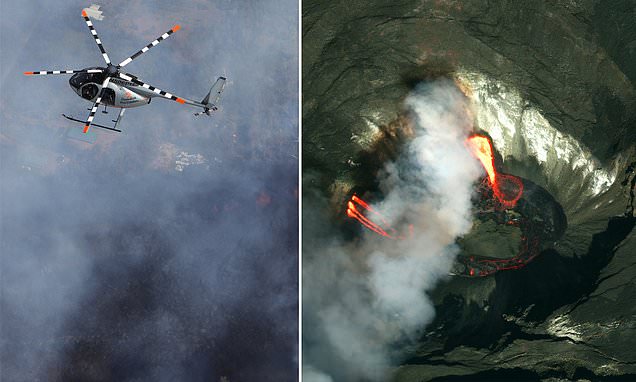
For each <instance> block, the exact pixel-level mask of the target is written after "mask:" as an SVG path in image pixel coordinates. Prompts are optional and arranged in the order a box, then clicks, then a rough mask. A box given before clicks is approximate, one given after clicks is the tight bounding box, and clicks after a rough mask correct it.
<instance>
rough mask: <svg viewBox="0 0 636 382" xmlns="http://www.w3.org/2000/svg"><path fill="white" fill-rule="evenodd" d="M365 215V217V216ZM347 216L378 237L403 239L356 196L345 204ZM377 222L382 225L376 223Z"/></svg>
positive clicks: (410, 232) (410, 231)
mask: <svg viewBox="0 0 636 382" xmlns="http://www.w3.org/2000/svg"><path fill="white" fill-rule="evenodd" d="M365 213H366V215H365ZM347 216H348V217H350V218H353V219H356V220H357V221H358V222H360V224H362V225H363V226H365V227H366V228H368V229H370V230H371V231H373V232H375V233H377V234H378V235H381V236H384V237H387V238H389V239H404V238H405V237H404V236H403V235H398V234H397V233H396V231H395V229H393V228H392V227H391V226H390V225H389V222H388V221H387V219H386V218H385V217H384V216H383V215H382V214H381V213H379V212H378V211H376V210H375V209H374V208H373V207H371V206H370V205H369V204H368V203H367V202H365V201H364V200H362V199H360V198H359V197H358V196H357V195H353V196H352V197H351V199H350V200H349V202H347ZM376 222H379V223H381V224H382V225H380V224H378V223H376ZM409 234H410V235H411V236H412V235H413V227H412V226H409Z"/></svg>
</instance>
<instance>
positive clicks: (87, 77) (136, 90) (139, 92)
mask: <svg viewBox="0 0 636 382" xmlns="http://www.w3.org/2000/svg"><path fill="white" fill-rule="evenodd" d="M87 69H104V68H99V67H93V68H87ZM104 78H105V77H104V74H103V73H76V74H74V75H73V76H72V77H71V78H70V79H69V81H68V82H69V85H70V86H71V88H72V89H73V91H75V93H77V95H79V96H80V97H82V98H83V99H85V100H87V101H90V102H95V100H96V99H97V96H98V95H99V93H100V91H101V90H102V83H103V82H104ZM156 95H157V94H155V93H153V92H152V91H150V90H147V89H145V88H143V87H141V86H138V85H136V84H134V83H132V82H129V81H125V80H122V79H120V78H111V80H110V81H109V83H108V86H107V87H106V89H104V94H103V95H102V102H101V103H102V104H105V105H108V106H111V107H119V108H131V107H139V106H144V105H147V104H149V103H150V100H151V99H152V97H153V96H156Z"/></svg>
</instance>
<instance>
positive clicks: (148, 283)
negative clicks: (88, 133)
mask: <svg viewBox="0 0 636 382" xmlns="http://www.w3.org/2000/svg"><path fill="white" fill-rule="evenodd" d="M88 5H90V3H89V2H80V1H66V2H40V1H21V2H10V1H3V2H0V21H1V23H2V24H1V27H0V50H1V51H2V56H1V58H0V94H1V96H0V97H1V99H0V262H1V264H0V283H1V285H0V287H1V288H0V290H1V292H2V294H1V300H0V380H2V381H5V380H6V381H26V380H28V381H38V380H93V381H100V380H103V381H107V380H108V381H110V380H135V381H203V380H205V381H218V380H220V378H221V377H222V376H227V377H228V378H229V380H230V381H235V380H237V381H249V380H261V381H293V380H296V379H297V370H298V369H297V367H298V365H297V362H298V361H297V350H298V349H297V341H298V337H297V336H298V334H297V317H298V313H297V312H298V311H297V309H298V301H297V296H298V289H297V282H298V276H297V269H298V262H297V261H298V260H297V248H298V217H297V213H298V211H297V204H298V199H297V198H298V181H297V174H298V165H297V158H296V157H297V152H298V133H297V132H298V122H297V121H298V91H297V90H298V78H297V76H298V75H297V73H298V52H297V50H298V29H297V25H298V4H297V2H296V1H293V0H282V1H275V0H271V1H263V2H251V1H238V2H236V1H224V0H218V1H203V0H197V1H167V0H161V1H139V0H130V1H109V2H107V3H104V4H102V5H103V6H102V10H103V12H104V13H103V16H104V20H103V21H95V22H94V24H95V26H96V29H97V31H98V33H99V36H100V38H101V40H102V41H103V43H104V46H105V48H106V49H107V51H108V53H109V55H110V57H111V59H112V60H113V61H115V62H120V61H122V60H123V59H124V58H126V57H128V56H129V55H130V54H132V53H134V52H135V51H137V50H139V49H140V48H141V47H143V46H145V45H146V44H148V43H149V42H150V41H152V40H154V39H155V38H156V37H158V36H159V35H161V34H162V33H164V32H165V31H167V30H169V29H170V28H171V27H172V26H173V25H174V24H180V25H181V27H182V29H181V30H180V31H179V32H177V33H175V34H174V35H172V36H171V37H170V38H169V39H167V40H166V41H164V42H162V43H161V44H160V45H159V46H157V47H155V48H153V49H152V50H151V51H149V52H148V53H146V54H144V55H142V56H140V57H138V58H137V59H136V60H135V61H134V62H132V63H131V64H130V65H128V66H127V67H126V71H127V72H129V73H132V74H135V75H137V76H139V77H140V78H141V79H143V80H144V81H146V82H148V83H150V84H152V85H154V86H157V87H159V88H162V89H164V90H167V91H171V92H173V93H175V94H177V95H179V96H182V97H188V98H193V99H200V98H202V97H203V96H204V95H205V94H206V93H207V91H208V90H209V88H210V86H211V84H212V83H213V82H214V80H215V79H216V77H217V76H219V75H225V76H227V77H228V79H229V82H228V86H227V87H226V90H225V93H224V94H223V99H222V100H221V110H220V112H219V113H217V114H215V115H214V116H213V117H211V118H207V117H200V118H198V119H197V118H194V117H193V115H192V114H193V113H194V112H196V111H197V110H196V109H193V108H189V107H186V106H182V105H179V104H177V103H175V102H170V101H164V100H160V99H155V100H153V102H152V103H151V104H150V105H148V106H146V107H142V108H138V109H131V110H128V111H127V113H126V115H125V117H124V119H123V121H122V125H121V127H122V129H123V130H124V133H122V134H119V135H117V134H111V133H109V132H103V131H97V129H93V131H94V133H95V134H96V135H97V139H96V142H95V144H93V145H91V144H87V143H85V142H81V141H78V140H73V139H69V138H68V137H67V134H68V133H69V129H72V128H73V129H81V126H78V125H79V124H78V125H74V124H72V123H71V122H69V121H67V120H65V119H63V118H62V117H61V116H60V114H61V113H67V114H72V115H74V116H75V117H78V118H79V119H84V118H86V116H87V115H88V111H87V110H86V109H87V108H89V107H90V104H89V103H88V102H86V101H84V100H82V99H80V98H79V97H78V96H77V95H76V94H75V93H73V91H72V90H71V88H70V87H69V85H68V79H69V77H68V76H47V77H26V76H23V75H22V72H23V71H30V70H47V69H48V70H54V69H80V68H85V67H89V66H102V65H103V60H102V58H101V55H100V54H99V50H98V48H97V46H96V45H95V43H94V41H93V38H92V37H91V35H90V33H89V31H88V28H87V27H86V25H85V24H84V21H83V19H82V17H81V15H80V14H81V10H82V8H84V7H87V6H88ZM115 113H116V110H113V111H111V112H110V114H109V115H107V116H104V115H102V114H101V112H98V114H97V117H96V121H95V122H97V123H102V122H106V123H108V122H109V120H110V119H111V118H113V117H114V116H115ZM100 121H101V122H100ZM188 155H199V156H198V157H197V158H199V159H200V160H197V161H194V162H196V163H193V162H192V161H190V163H191V164H189V165H188V162H187V161H186V162H185V164H182V167H181V168H180V169H181V170H182V171H178V169H177V168H178V163H177V162H178V161H182V162H183V161H184V158H186V159H187V158H188ZM199 162H200V163H199Z"/></svg>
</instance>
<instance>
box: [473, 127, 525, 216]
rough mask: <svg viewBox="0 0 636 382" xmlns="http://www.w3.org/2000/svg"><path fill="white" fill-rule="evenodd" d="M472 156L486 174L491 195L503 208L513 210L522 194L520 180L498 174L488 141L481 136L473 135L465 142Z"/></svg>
mask: <svg viewBox="0 0 636 382" xmlns="http://www.w3.org/2000/svg"><path fill="white" fill-rule="evenodd" d="M466 144H467V146H468V147H469V148H470V150H471V152H472V153H473V155H474V156H475V157H476V158H477V159H479V161H480V162H481V165H482V166H484V170H486V173H487V174H488V182H489V183H490V187H492V191H493V194H494V195H495V197H496V198H497V200H498V201H499V203H500V204H501V205H502V206H503V207H504V208H513V207H514V206H515V205H516V204H517V201H519V198H521V195H522V194H523V183H522V182H521V179H519V178H517V177H516V176H513V175H508V174H501V173H498V172H497V170H496V169H495V157H494V155H493V151H492V144H491V143H490V139H488V137H485V136H483V135H473V136H471V137H469V138H468V139H467V140H466Z"/></svg>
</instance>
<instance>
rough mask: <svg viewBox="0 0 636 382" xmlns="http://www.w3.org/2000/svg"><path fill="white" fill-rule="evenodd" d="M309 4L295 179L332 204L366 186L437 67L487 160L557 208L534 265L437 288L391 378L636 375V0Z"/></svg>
mask: <svg viewBox="0 0 636 382" xmlns="http://www.w3.org/2000/svg"><path fill="white" fill-rule="evenodd" d="M302 17H303V20H302V21H303V28H302V33H303V68H302V75H303V167H304V168H303V170H304V172H305V173H310V174H311V176H307V177H305V179H304V187H305V188H312V189H314V188H317V189H319V190H321V191H322V192H323V193H324V194H326V195H328V196H329V197H330V200H331V201H332V203H333V206H334V209H336V208H337V206H339V205H341V204H342V202H343V200H344V197H345V196H344V195H346V193H347V192H349V191H351V190H352V189H354V188H356V187H357V188H360V189H365V188H371V187H373V179H374V176H373V171H370V170H369V169H377V168H379V167H380V166H381V163H382V161H383V160H386V158H387V156H390V155H391V150H392V148H391V143H390V141H391V139H390V138H391V137H392V135H391V134H389V133H388V132H387V131H389V130H390V127H391V126H394V125H395V124H396V123H398V124H399V120H400V116H401V115H402V111H403V109H402V101H403V100H404V97H405V96H406V95H407V94H408V92H409V91H410V90H411V89H412V88H413V86H414V85H415V84H416V83H418V82H420V81H426V80H427V79H433V78H436V77H440V76H444V77H451V78H453V79H455V80H456V82H457V83H458V84H460V85H461V86H462V87H463V88H465V89H466V94H467V95H468V96H469V98H470V99H471V102H472V103H473V108H474V115H475V124H476V127H477V128H478V129H480V130H482V131H484V132H486V133H488V134H489V135H490V136H491V138H492V140H493V144H494V147H495V150H496V151H497V159H496V162H497V166H498V167H500V168H501V169H502V171H504V172H507V173H511V174H515V175H517V176H521V177H524V178H526V179H530V180H532V181H533V182H535V183H536V184H538V185H540V186H541V187H543V188H545V189H546V190H547V191H548V192H550V194H551V195H553V196H554V197H555V199H556V200H557V201H558V203H559V204H560V205H561V206H562V207H563V209H564V211H565V214H566V215H567V220H568V228H567V230H566V232H565V234H564V235H563V236H562V237H561V239H559V241H558V242H557V243H555V245H554V246H553V248H550V249H547V250H545V251H544V252H543V253H541V255H540V256H538V257H537V258H536V259H535V260H533V261H532V263H530V264H529V265H528V266H527V267H525V268H523V269H521V270H518V271H505V272H500V273H497V274H496V275H494V276H491V277H485V278H474V279H466V278H450V279H448V280H447V281H445V282H443V283H442V284H440V285H439V286H438V287H437V288H436V290H435V291H434V293H433V296H431V297H432V298H433V299H434V301H435V303H436V311H437V316H436V319H435V321H434V322H433V323H432V324H430V325H429V326H428V327H427V328H423V334H422V336H421V338H420V340H419V341H418V342H417V343H416V344H413V345H412V346H410V347H409V348H407V349H404V348H402V349H399V350H400V352H402V353H403V354H405V357H404V358H403V360H402V362H401V365H399V366H396V368H395V370H394V380H395V381H454V380H460V381H464V380H469V381H473V380H493V379H495V378H499V379H502V380H546V381H560V380H577V379H579V380H604V379H607V380H617V379H616V378H623V379H624V378H627V379H625V380H636V307H635V305H634V302H636V266H635V264H636V235H635V234H634V230H633V227H634V225H635V224H636V219H635V218H634V215H633V203H634V201H633V199H634V191H633V188H634V184H635V183H636V176H635V174H634V170H635V167H636V89H635V86H634V84H636V22H635V21H634V20H636V2H634V1H633V0H617V1H612V2H604V1H594V0H580V1H556V2H543V1H524V2H518V1H479V2H466V1H412V0H409V1H377V0H376V1H366V0H365V1H362V0H359V1H358V0H354V1H351V0H349V1H331V2H326V3H325V2H320V1H314V0H308V1H307V0H306V1H304V2H303V15H302ZM387 142H388V143H387ZM370 153H373V155H371V154H370ZM475 296H479V298H475ZM631 378H634V379H631ZM623 379H620V380H623Z"/></svg>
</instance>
